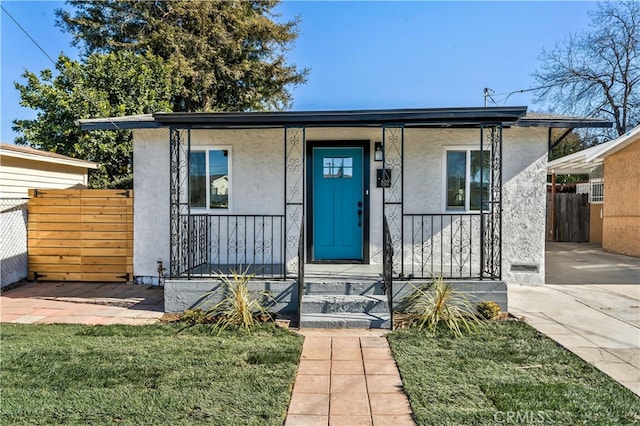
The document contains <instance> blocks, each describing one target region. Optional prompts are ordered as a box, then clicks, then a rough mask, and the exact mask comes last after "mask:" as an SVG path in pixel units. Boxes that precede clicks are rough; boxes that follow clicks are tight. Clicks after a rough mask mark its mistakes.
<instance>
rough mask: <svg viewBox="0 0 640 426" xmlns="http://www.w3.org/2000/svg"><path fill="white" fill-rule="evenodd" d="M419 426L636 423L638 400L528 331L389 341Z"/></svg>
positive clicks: (500, 327) (397, 335) (490, 327)
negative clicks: (457, 337)
mask: <svg viewBox="0 0 640 426" xmlns="http://www.w3.org/2000/svg"><path fill="white" fill-rule="evenodd" d="M388 338H389V342H390V344H391V349H392V352H393V355H394V358H395V360H396V362H397V364H398V368H399V369H400V374H401V375H402V382H403V383H404V386H405V390H406V392H407V395H408V396H409V400H410V402H411V407H412V409H413V411H414V415H415V418H416V421H417V422H418V424H419V425H471V424H478V425H480V424H482V425H484V424H487V425H493V424H544V425H550V424H557V425H577V424H579V425H583V424H588V425H614V424H615V425H618V424H620V425H622V424H625V425H629V424H640V399H639V398H638V397H636V396H635V395H634V394H633V393H632V392H631V391H630V390H628V389H626V388H624V387H623V386H621V385H620V384H618V383H617V382H615V381H614V380H613V379H611V378H609V377H608V376H606V375H605V374H604V373H602V372H600V371H598V370H597V369H596V368H595V367H592V366H591V365H589V364H588V363H586V362H584V361H583V360H581V359H580V358H578V357H577V356H575V355H574V354H572V353H571V352H569V351H566V350H564V349H563V348H561V347H559V346H558V345H557V344H556V343H555V342H553V341H552V340H551V339H548V338H547V337H545V336H543V335H541V334H539V333H538V332H537V331H536V330H534V329H533V328H531V327H529V326H527V325H526V324H524V323H521V322H518V321H504V322H490V323H488V324H487V327H484V328H481V329H480V331H478V332H477V333H476V334H475V335H471V336H464V337H462V338H459V339H456V338H453V337H450V336H449V335H446V334H444V333H440V334H439V335H437V336H432V335H430V334H427V333H419V332H416V331H412V330H402V331H397V332H394V333H391V334H389V336H388Z"/></svg>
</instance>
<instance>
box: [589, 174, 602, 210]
mask: <svg viewBox="0 0 640 426" xmlns="http://www.w3.org/2000/svg"><path fill="white" fill-rule="evenodd" d="M589 203H591V204H603V203H604V179H603V178H597V179H589Z"/></svg>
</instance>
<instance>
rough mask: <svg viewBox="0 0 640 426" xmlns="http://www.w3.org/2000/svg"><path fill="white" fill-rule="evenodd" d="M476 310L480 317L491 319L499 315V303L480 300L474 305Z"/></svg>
mask: <svg viewBox="0 0 640 426" xmlns="http://www.w3.org/2000/svg"><path fill="white" fill-rule="evenodd" d="M476 311H477V312H478V314H479V315H480V316H481V317H482V318H484V319H486V320H492V319H495V318H497V317H498V315H500V305H498V304H497V303H496V302H493V301H486V302H480V303H478V306H476Z"/></svg>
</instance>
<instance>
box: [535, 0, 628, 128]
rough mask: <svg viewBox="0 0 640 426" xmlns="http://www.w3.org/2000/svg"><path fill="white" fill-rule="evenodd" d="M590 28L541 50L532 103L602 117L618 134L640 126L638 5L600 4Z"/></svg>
mask: <svg viewBox="0 0 640 426" xmlns="http://www.w3.org/2000/svg"><path fill="white" fill-rule="evenodd" d="M590 15H591V25H590V27H589V29H588V30H586V31H583V32H581V33H579V34H573V35H570V36H569V37H568V38H567V39H566V40H564V41H563V42H560V43H557V44H556V45H555V46H554V48H553V49H552V50H550V51H546V50H543V51H542V52H541V54H540V62H541V64H540V68H539V69H538V70H537V71H536V72H535V73H533V74H532V76H533V78H534V80H535V87H538V89H536V90H534V93H535V94H536V98H535V102H537V103H542V104H545V105H546V106H548V107H549V108H550V109H551V110H558V111H559V112H562V113H567V114H573V115H584V116H594V115H595V116H598V115H600V116H602V115H604V116H606V118H609V119H611V120H612V121H613V122H614V128H615V131H616V133H617V134H618V135H621V134H623V133H625V132H626V131H627V130H628V129H631V128H632V127H634V126H636V125H638V124H640V111H639V107H640V93H638V89H637V83H638V82H639V81H640V3H638V2H636V1H620V2H609V1H607V2H603V3H599V4H598V7H597V9H596V10H595V11H593V12H592V13H591V14H590Z"/></svg>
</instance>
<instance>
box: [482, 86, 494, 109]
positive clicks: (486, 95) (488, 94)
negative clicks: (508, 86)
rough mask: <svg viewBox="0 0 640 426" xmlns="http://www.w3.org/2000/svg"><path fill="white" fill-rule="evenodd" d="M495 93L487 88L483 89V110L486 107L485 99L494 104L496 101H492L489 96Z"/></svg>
mask: <svg viewBox="0 0 640 426" xmlns="http://www.w3.org/2000/svg"><path fill="white" fill-rule="evenodd" d="M495 92H496V91H495V90H493V89H489V88H488V87H485V88H484V106H485V108H486V107H487V98H489V99H491V102H492V103H494V104H495V103H496V101H494V100H493V97H492V96H491V95H493V94H494V93H495Z"/></svg>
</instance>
